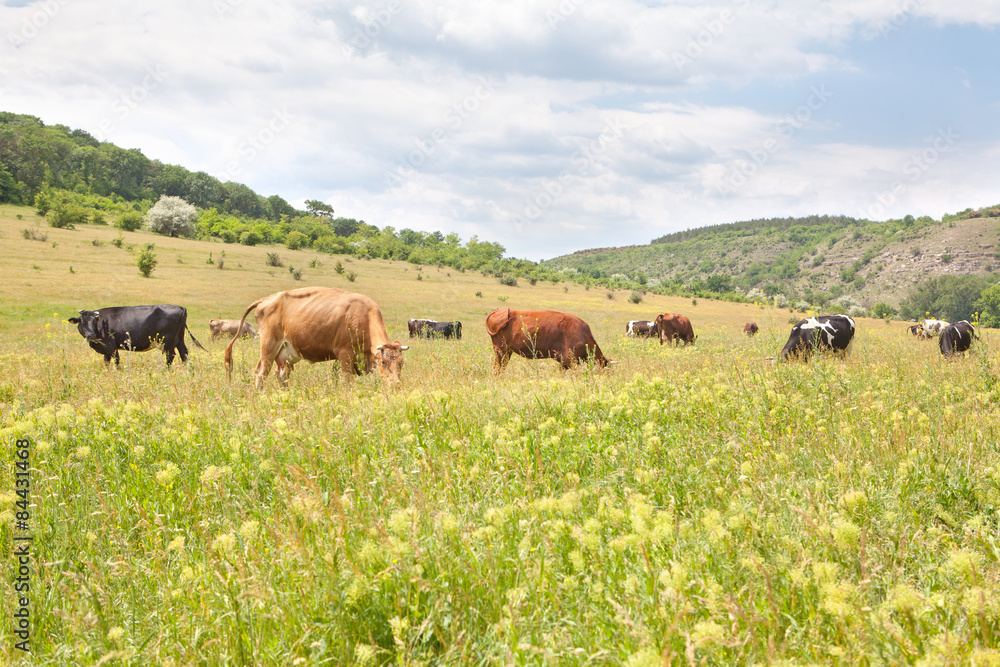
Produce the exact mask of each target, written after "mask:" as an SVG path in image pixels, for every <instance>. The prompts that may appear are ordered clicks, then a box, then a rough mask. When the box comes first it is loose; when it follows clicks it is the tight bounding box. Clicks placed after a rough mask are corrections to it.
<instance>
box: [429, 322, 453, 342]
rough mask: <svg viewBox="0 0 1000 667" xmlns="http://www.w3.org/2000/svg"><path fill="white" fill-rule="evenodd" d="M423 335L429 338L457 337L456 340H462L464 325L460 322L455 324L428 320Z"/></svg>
mask: <svg viewBox="0 0 1000 667" xmlns="http://www.w3.org/2000/svg"><path fill="white" fill-rule="evenodd" d="M423 334H424V335H425V336H427V337H428V338H434V337H435V336H444V337H445V338H451V337H452V336H454V337H455V340H462V323H461V322H459V321H458V320H455V321H454V322H435V321H434V320H427V322H426V323H425V324H424V327H423Z"/></svg>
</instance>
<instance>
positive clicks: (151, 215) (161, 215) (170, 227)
mask: <svg viewBox="0 0 1000 667" xmlns="http://www.w3.org/2000/svg"><path fill="white" fill-rule="evenodd" d="M196 217H198V210H197V209H196V208H195V207H194V206H192V205H191V204H189V203H187V202H186V201H184V200H183V199H181V198H180V197H171V196H170V195H161V196H160V200H159V201H158V202H156V203H155V204H153V207H152V208H150V209H149V210H148V211H147V212H146V226H147V227H148V228H149V230H150V231H151V232H156V233H157V234H163V235H165V236H194V219H195V218H196Z"/></svg>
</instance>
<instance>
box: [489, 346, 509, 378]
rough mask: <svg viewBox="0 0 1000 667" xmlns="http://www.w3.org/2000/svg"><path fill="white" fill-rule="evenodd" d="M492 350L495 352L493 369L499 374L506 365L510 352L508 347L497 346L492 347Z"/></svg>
mask: <svg viewBox="0 0 1000 667" xmlns="http://www.w3.org/2000/svg"><path fill="white" fill-rule="evenodd" d="M493 352H494V353H495V354H496V359H495V360H494V362H493V369H494V370H495V371H496V372H497V373H498V374H499V373H500V371H502V370H503V369H504V368H506V367H507V362H508V361H510V355H511V354H512V353H511V351H510V348H503V349H501V348H499V347H494V348H493Z"/></svg>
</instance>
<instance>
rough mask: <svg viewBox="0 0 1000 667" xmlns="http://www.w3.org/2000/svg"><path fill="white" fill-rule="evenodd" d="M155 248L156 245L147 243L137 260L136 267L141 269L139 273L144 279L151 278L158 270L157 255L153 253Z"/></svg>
mask: <svg viewBox="0 0 1000 667" xmlns="http://www.w3.org/2000/svg"><path fill="white" fill-rule="evenodd" d="M155 247H156V246H155V245H154V244H152V243H147V244H146V245H145V246H144V247H143V249H142V250H141V251H140V252H139V255H138V256H137V257H136V258H135V265H136V266H137V267H139V273H140V274H142V277H143V278H148V277H149V276H151V275H152V273H153V269H155V268H156V253H155V252H153V250H154V248H155Z"/></svg>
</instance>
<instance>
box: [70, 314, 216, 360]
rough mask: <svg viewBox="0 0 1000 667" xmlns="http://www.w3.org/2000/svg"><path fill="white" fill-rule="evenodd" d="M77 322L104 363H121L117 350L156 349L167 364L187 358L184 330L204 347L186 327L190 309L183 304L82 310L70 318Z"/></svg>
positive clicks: (195, 342) (81, 333)
mask: <svg viewBox="0 0 1000 667" xmlns="http://www.w3.org/2000/svg"><path fill="white" fill-rule="evenodd" d="M69 322H71V323H72V324H75V325H77V329H78V330H79V331H80V335H81V336H83V337H84V338H86V339H87V342H88V343H90V347H91V348H92V349H93V350H94V351H95V352H97V353H99V354H103V355H104V363H109V362H110V361H111V359H112V358H113V359H114V360H115V365H118V364H120V363H121V360H120V359H119V357H118V350H130V351H132V352H145V351H147V350H152V349H153V348H157V349H160V350H163V353H164V354H165V355H166V357H167V366H169V365H170V364H171V363H173V361H174V355H175V354H176V353H180V355H181V361H187V357H188V349H187V346H186V345H184V330H185V329H187V332H188V335H189V336H191V340H192V342H194V344H195V345H197V346H198V347H200V348H201V349H203V350H204V349H205V348H204V347H202V345H201V343H199V342H198V339H196V338H195V337H194V334H193V333H191V330H190V329H188V326H187V310H186V309H185V308H184V307H183V306H172V305H168V304H162V305H158V306H114V307H111V308H100V309H98V310H81V311H80V316H79V317H71V318H69Z"/></svg>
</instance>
